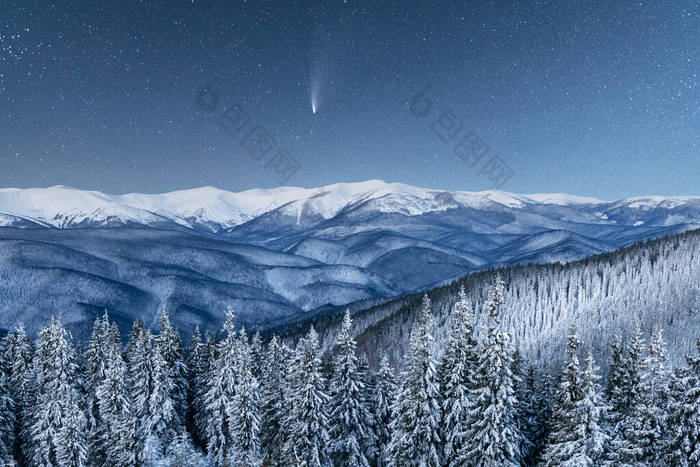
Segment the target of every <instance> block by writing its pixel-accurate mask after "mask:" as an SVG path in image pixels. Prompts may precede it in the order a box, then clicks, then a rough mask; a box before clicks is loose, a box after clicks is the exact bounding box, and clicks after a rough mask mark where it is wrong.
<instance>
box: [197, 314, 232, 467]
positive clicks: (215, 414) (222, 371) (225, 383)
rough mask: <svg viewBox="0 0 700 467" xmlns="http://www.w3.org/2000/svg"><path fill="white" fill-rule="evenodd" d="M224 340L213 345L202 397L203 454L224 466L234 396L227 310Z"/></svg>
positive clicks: (230, 338) (230, 336)
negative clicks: (229, 414) (203, 416)
mask: <svg viewBox="0 0 700 467" xmlns="http://www.w3.org/2000/svg"><path fill="white" fill-rule="evenodd" d="M224 334H225V337H224V339H223V340H222V341H221V342H219V344H218V346H217V356H216V358H215V359H214V362H213V365H212V367H211V370H210V371H209V376H208V385H207V388H208V389H207V393H206V395H205V398H204V404H205V410H206V424H205V427H204V434H205V437H206V440H207V453H208V454H209V456H210V457H211V458H212V459H213V461H214V462H215V463H216V464H217V465H224V464H225V462H226V455H227V453H228V450H229V449H230V447H231V434H230V427H229V422H228V417H227V410H228V408H229V406H230V404H231V402H232V400H233V396H234V395H235V385H236V374H237V365H238V361H237V353H238V343H237V342H236V331H235V328H234V324H233V311H232V310H231V309H230V308H229V309H228V311H227V314H226V322H225V324H224Z"/></svg>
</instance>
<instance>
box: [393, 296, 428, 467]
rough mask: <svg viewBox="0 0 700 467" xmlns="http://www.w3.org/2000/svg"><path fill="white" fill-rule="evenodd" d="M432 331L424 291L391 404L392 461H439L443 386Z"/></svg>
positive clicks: (418, 462) (405, 462)
mask: <svg viewBox="0 0 700 467" xmlns="http://www.w3.org/2000/svg"><path fill="white" fill-rule="evenodd" d="M431 332H432V319H431V316H430V299H429V298H428V296H427V295H425V296H424V297H423V306H422V309H421V314H420V322H419V325H418V327H417V328H416V329H415V330H414V332H413V333H412V334H411V353H410V356H409V361H408V369H407V370H406V371H405V372H404V373H403V374H402V375H401V381H402V382H401V387H400V389H399V392H398V395H397V398H396V401H395V403H394V405H393V406H392V421H391V426H390V430H391V440H390V442H389V445H388V456H387V460H388V463H389V465H396V466H399V465H409V464H412V465H422V466H426V467H430V466H438V465H440V457H439V456H440V454H439V452H440V437H439V430H440V427H439V423H440V404H439V397H440V394H439V391H440V390H439V385H438V381H437V370H436V368H435V358H434V356H433V354H432V351H431V350H432V349H431V346H432V343H433V336H432V334H431Z"/></svg>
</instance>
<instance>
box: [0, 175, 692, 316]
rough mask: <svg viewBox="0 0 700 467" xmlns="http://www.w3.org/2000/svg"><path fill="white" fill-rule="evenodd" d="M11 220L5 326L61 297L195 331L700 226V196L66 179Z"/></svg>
mask: <svg viewBox="0 0 700 467" xmlns="http://www.w3.org/2000/svg"><path fill="white" fill-rule="evenodd" d="M0 226H2V227H1V228H0V298H2V300H0V327H5V328H7V327H10V326H13V325H14V324H16V319H18V318H19V317H20V316H23V317H24V318H23V319H24V320H25V322H28V321H30V320H31V319H32V318H31V315H32V313H34V314H37V315H41V314H46V313H51V312H56V311H58V310H56V308H57V306H58V305H59V304H60V307H61V308H62V310H61V311H63V313H64V315H65V316H66V317H67V318H69V321H72V322H75V323H83V322H91V321H92V315H93V314H94V313H96V312H97V311H99V310H101V309H102V308H105V307H106V308H108V309H110V310H111V311H112V312H113V314H115V316H116V317H120V316H122V317H124V322H125V323H128V322H130V321H131V320H132V319H133V318H134V317H138V316H150V315H151V314H152V315H153V316H155V310H156V308H157V307H158V305H159V304H162V303H168V305H169V306H170V309H171V310H174V311H173V313H174V315H175V316H174V319H175V320H179V321H180V325H181V326H183V329H187V328H188V327H190V326H192V325H193V324H195V323H198V324H201V325H202V326H207V325H209V324H216V325H218V320H219V319H220V317H221V313H222V312H223V309H224V304H225V303H234V304H236V306H237V308H238V310H237V312H238V316H239V319H240V320H241V322H242V323H247V324H249V325H250V326H255V327H264V326H265V325H267V324H274V323H273V322H275V321H279V320H281V319H282V320H283V319H288V318H291V317H293V316H295V315H298V314H305V313H309V312H312V311H314V310H319V309H328V308H329V307H330V308H331V309H332V308H333V307H340V306H345V305H346V304H349V303H351V302H357V301H367V300H370V301H371V300H378V299H383V298H386V297H393V296H398V295H402V294H405V293H409V292H415V291H419V290H424V289H426V288H429V287H433V286H436V285H440V284H443V283H445V282H446V281H449V280H451V279H454V278H456V277H460V276H463V275H465V274H467V273H469V272H472V271H475V270H479V269H484V268H487V267H489V266H492V265H502V264H522V263H547V262H555V261H564V262H566V261H572V260H576V259H580V258H583V257H586V256H590V255H593V254H598V253H602V252H607V251H612V250H614V249H617V248H620V247H623V246H626V245H629V244H631V243H634V242H635V241H638V240H641V239H647V238H655V237H659V236H663V235H666V234H674V233H679V232H683V231H686V230H690V229H693V228H697V227H700V197H644V198H629V199H624V200H619V201H602V200H598V199H594V198H586V197H579V196H572V195H566V194H530V195H522V194H514V193H507V192H503V191H495V190H494V191H483V192H467V191H445V190H431V189H425V188H418V187H414V186H409V185H404V184H400V183H385V182H382V181H377V180H371V181H367V182H362V183H339V184H334V185H328V186H325V187H319V188H296V187H282V188H275V189H269V190H257V189H256V190H248V191H244V192H240V193H231V192H227V191H224V190H219V189H216V188H212V187H203V188H197V189H192V190H181V191H175V192H171V193H164V194H136V193H134V194H125V195H108V194H104V193H100V192H96V191H82V190H77V189H72V188H67V187H63V186H55V187H51V188H34V189H14V188H10V189H0ZM26 284H33V287H32V288H30V289H29V291H28V288H27V287H26ZM57 284H62V285H61V286H58V285H57ZM66 284H70V286H66ZM27 309H31V310H33V311H32V312H28V311H27ZM41 322H44V321H43V320H42V321H41Z"/></svg>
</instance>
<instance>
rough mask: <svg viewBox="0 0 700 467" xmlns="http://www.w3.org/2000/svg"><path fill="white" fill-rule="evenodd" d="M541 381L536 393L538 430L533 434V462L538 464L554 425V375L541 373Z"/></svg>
mask: <svg viewBox="0 0 700 467" xmlns="http://www.w3.org/2000/svg"><path fill="white" fill-rule="evenodd" d="M540 378H541V383H540V385H539V388H538V389H537V391H536V395H535V413H536V414H537V424H536V430H535V432H534V433H533V435H532V438H531V439H532V440H533V443H534V452H533V456H532V462H533V464H536V463H537V462H538V461H539V459H540V456H541V454H542V450H543V449H544V447H545V445H546V444H547V439H548V438H549V433H550V431H551V427H552V411H553V399H554V390H553V389H552V377H551V375H550V374H549V373H547V372H544V371H543V372H542V373H541V376H540Z"/></svg>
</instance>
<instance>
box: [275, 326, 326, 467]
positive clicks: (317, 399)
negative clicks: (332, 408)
mask: <svg viewBox="0 0 700 467" xmlns="http://www.w3.org/2000/svg"><path fill="white" fill-rule="evenodd" d="M289 385H290V387H289V395H288V397H289V400H288V404H289V405H288V408H289V417H288V418H287V421H286V423H288V425H289V433H288V434H289V438H288V439H287V440H286V443H285V463H286V464H290V465H304V466H309V467H318V466H324V465H327V464H328V463H329V453H328V443H329V437H328V414H327V412H326V407H327V404H328V402H329V397H328V395H327V394H326V392H325V389H324V388H325V381H324V379H323V376H322V375H321V358H320V356H319V350H318V334H316V331H315V330H314V328H313V326H312V327H311V330H310V331H309V333H308V335H307V336H306V338H305V339H302V340H301V341H300V342H299V344H297V348H296V350H295V356H294V363H293V367H292V372H291V374H290V381H289Z"/></svg>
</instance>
